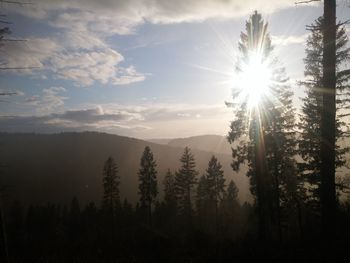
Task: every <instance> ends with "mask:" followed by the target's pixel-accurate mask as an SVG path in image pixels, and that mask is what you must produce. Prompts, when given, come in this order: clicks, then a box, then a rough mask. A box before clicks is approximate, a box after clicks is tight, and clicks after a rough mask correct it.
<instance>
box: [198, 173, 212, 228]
mask: <svg viewBox="0 0 350 263" xmlns="http://www.w3.org/2000/svg"><path fill="white" fill-rule="evenodd" d="M210 201H211V200H210V196H209V181H208V178H207V176H206V175H204V174H203V175H202V176H201V177H199V180H198V184H197V191H196V207H197V214H198V220H199V224H200V225H202V227H203V229H206V230H207V229H208V228H209V227H210V225H208V221H210V220H209V218H210V212H211V211H210V210H211V205H212V204H213V203H212V202H210Z"/></svg>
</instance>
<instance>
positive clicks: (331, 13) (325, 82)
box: [321, 0, 337, 242]
mask: <svg viewBox="0 0 350 263" xmlns="http://www.w3.org/2000/svg"><path fill="white" fill-rule="evenodd" d="M323 3H324V10H323V12H324V24H323V27H322V29H323V57H322V90H323V93H322V114H321V138H322V141H321V206H322V230H323V238H324V240H325V241H327V242H328V241H331V240H334V234H335V231H334V227H335V225H336V220H335V217H336V191H335V131H336V121H335V119H336V35H337V25H336V0H324V1H323Z"/></svg>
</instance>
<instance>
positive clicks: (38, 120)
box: [0, 98, 231, 138]
mask: <svg viewBox="0 0 350 263" xmlns="http://www.w3.org/2000/svg"><path fill="white" fill-rule="evenodd" d="M37 100H39V98H33V101H34V102H35V101H37ZM230 118H231V113H230V110H229V109H227V108H226V107H225V105H185V104H160V103H158V104H143V105H118V104H107V105H103V106H101V105H100V106H93V107H88V108H85V109H76V110H68V111H65V112H62V113H50V114H44V115H37V116H2V117H0V127H1V128H0V131H7V132H61V131H82V130H92V131H103V132H110V133H117V134H122V135H128V136H136V137H153V138H154V137H164V136H166V137H176V136H185V135H193V134H196V133H219V134H223V133H224V132H225V131H226V128H227V127H228V121H229V119H230ZM214 123H215V125H213V124H214Z"/></svg>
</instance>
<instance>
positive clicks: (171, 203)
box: [163, 169, 176, 215]
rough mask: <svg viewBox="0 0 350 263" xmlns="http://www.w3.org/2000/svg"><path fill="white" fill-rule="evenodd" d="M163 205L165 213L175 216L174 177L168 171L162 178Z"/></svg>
mask: <svg viewBox="0 0 350 263" xmlns="http://www.w3.org/2000/svg"><path fill="white" fill-rule="evenodd" d="M163 184H164V204H165V207H166V209H167V212H168V213H170V214H172V215H175V214H176V188H175V176H174V174H173V173H171V171H170V169H168V171H167V173H166V175H165V177H164V181H163Z"/></svg>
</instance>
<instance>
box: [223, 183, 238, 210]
mask: <svg viewBox="0 0 350 263" xmlns="http://www.w3.org/2000/svg"><path fill="white" fill-rule="evenodd" d="M238 191H239V190H238V188H237V186H236V184H235V182H234V181H233V180H231V181H230V183H229V184H228V186H227V191H226V195H225V201H226V202H227V205H228V206H229V207H230V208H234V207H235V206H237V205H238Z"/></svg>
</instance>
